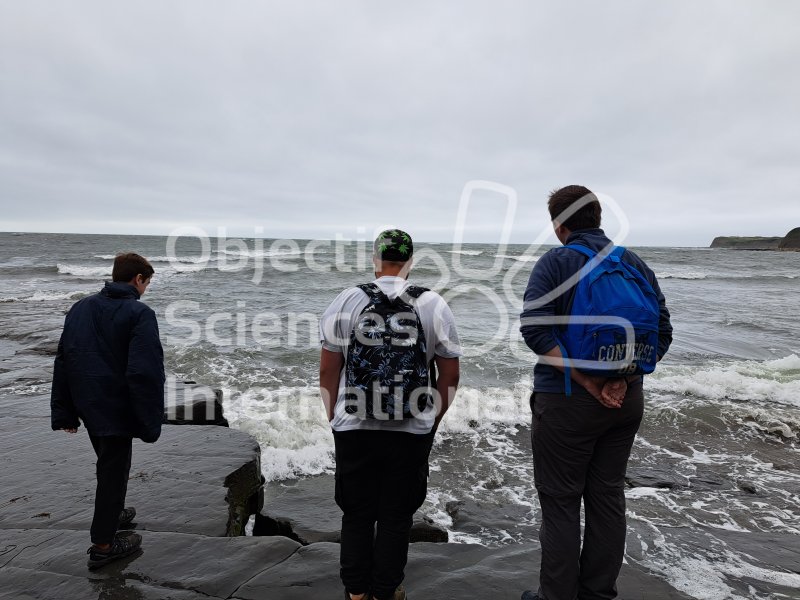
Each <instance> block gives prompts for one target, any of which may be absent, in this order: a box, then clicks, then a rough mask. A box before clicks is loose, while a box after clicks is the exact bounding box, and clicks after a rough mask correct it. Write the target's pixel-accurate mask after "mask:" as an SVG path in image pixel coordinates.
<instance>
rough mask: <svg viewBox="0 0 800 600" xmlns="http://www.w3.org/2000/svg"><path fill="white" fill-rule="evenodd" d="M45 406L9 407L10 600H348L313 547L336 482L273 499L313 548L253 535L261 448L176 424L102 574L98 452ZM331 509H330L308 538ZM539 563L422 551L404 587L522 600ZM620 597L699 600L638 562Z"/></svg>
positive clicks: (1, 572) (2, 525) (0, 450)
mask: <svg viewBox="0 0 800 600" xmlns="http://www.w3.org/2000/svg"><path fill="white" fill-rule="evenodd" d="M46 406H47V398H46V397H44V396H24V397H20V396H16V397H8V396H7V397H0V414H2V415H4V416H3V417H0V460H2V461H3V468H2V471H0V490H2V491H1V492H0V600H34V599H36V600H42V599H43V600H51V599H52V600H84V599H88V598H91V599H94V598H97V599H98V600H169V599H174V600H199V599H201V598H202V599H206V600H208V599H212V600H214V599H218V600H222V599H228V600H256V599H258V600H261V599H268V598H276V599H277V598H281V599H286V600H292V599H308V600H312V599H317V598H339V597H341V594H342V588H341V583H340V581H339V566H338V557H339V546H338V544H336V543H333V542H331V541H316V542H315V541H314V540H313V539H312V538H314V536H315V535H322V536H328V535H336V531H335V526H333V527H332V526H331V525H327V524H325V523H326V522H327V523H330V522H331V520H332V519H333V521H332V522H334V523H336V522H337V521H338V520H339V519H338V515H334V514H333V512H332V511H335V510H336V509H335V506H333V503H332V501H331V498H332V490H328V489H326V488H324V486H326V485H329V483H325V482H311V483H309V482H306V483H300V484H295V485H293V486H288V487H291V488H293V489H290V490H289V491H287V490H286V489H284V490H283V494H278V493H277V492H278V491H279V490H278V487H277V486H272V487H271V489H270V492H268V499H267V503H268V504H269V503H270V502H271V500H270V498H273V497H274V501H275V506H274V508H275V509H276V510H278V511H279V512H283V511H284V510H286V508H287V507H288V505H289V504H290V503H291V504H293V505H294V508H295V509H297V508H298V507H302V509H303V511H301V512H299V513H298V512H297V510H294V511H292V518H293V519H294V523H295V525H294V527H296V528H297V531H301V532H302V533H301V534H297V533H295V537H300V536H301V535H302V536H306V538H307V539H305V538H304V539H303V542H304V543H305V545H304V544H303V543H300V542H298V541H296V540H294V539H290V538H289V537H284V536H280V535H278V536H269V537H248V536H244V535H242V533H243V531H244V525H245V523H246V521H247V518H248V517H249V516H250V515H252V514H257V513H261V512H266V511H262V506H261V505H262V503H263V498H264V496H263V485H262V478H261V471H260V459H259V457H260V451H259V447H258V444H257V443H256V442H255V440H253V439H252V438H251V437H249V436H248V435H246V434H244V433H242V432H239V431H236V430H232V429H228V428H226V427H217V426H194V425H165V426H164V431H163V435H162V438H161V439H160V440H159V441H158V442H157V443H156V444H142V443H139V442H136V443H135V444H134V454H133V466H132V469H131V479H130V482H129V489H128V500H129V502H128V504H129V505H134V506H136V508H137V510H138V515H137V523H136V524H135V528H136V530H137V531H138V532H139V533H141V535H142V538H143V547H142V551H141V552H139V553H138V554H136V555H133V556H131V557H128V558H126V559H124V560H121V561H118V562H117V563H112V564H111V565H108V566H107V567H104V568H103V569H100V570H98V571H96V572H90V571H89V570H88V569H87V568H86V558H87V557H86V549H87V547H88V546H89V534H88V529H89V524H90V522H91V518H92V508H93V498H94V476H93V465H94V454H93V452H92V449H91V445H90V444H89V441H88V439H87V437H86V433H85V432H83V431H81V432H80V433H79V434H77V435H69V434H66V433H62V432H53V431H50V427H49V420H48V418H47V416H46V413H47V409H46ZM314 486H322V487H317V488H316V490H314V489H313V488H314ZM306 488H308V489H306ZM272 492H275V493H274V494H273V493H272ZM281 495H283V499H281ZM306 495H307V497H308V500H307V501H306V500H305V499H304V496H306ZM323 497H324V498H325V501H324V502H323V501H322V498H323ZM314 498H318V499H319V500H318V501H316V500H314ZM323 505H324V506H325V511H327V512H325V513H324V514H323V513H320V514H319V515H318V517H319V518H318V519H317V520H316V521H314V520H310V521H309V524H308V525H307V526H306V529H305V530H303V526H302V525H301V523H302V522H303V521H304V520H305V519H306V518H309V519H310V518H311V515H312V514H313V513H314V511H315V510H322V507H323ZM417 539H424V538H417ZM539 559H540V557H539V551H538V547H537V545H536V544H534V543H531V544H526V545H513V546H505V547H502V548H487V547H483V546H476V545H467V544H447V543H429V542H420V543H415V544H412V546H411V551H410V554H409V563H408V567H407V569H406V588H407V589H408V590H409V595H410V596H411V597H412V598H424V597H436V598H443V599H450V598H452V599H456V598H459V599H460V598H466V597H474V596H476V595H478V596H480V597H486V596H488V595H490V594H491V595H500V597H503V598H509V599H511V598H518V597H519V594H520V592H521V591H522V590H523V589H527V588H531V587H534V585H535V579H536V574H537V571H538V563H539ZM619 590H620V594H621V596H622V597H625V598H648V599H651V600H660V599H685V598H688V596H685V595H683V594H682V593H680V592H679V591H677V590H675V589H674V588H672V587H670V586H669V584H667V583H666V582H664V581H663V580H661V579H659V578H658V577H657V576H655V575H653V574H651V573H649V572H648V571H647V570H646V569H645V568H644V567H640V566H638V565H637V564H636V563H630V564H626V565H625V566H624V567H623V571H622V574H621V577H620V581H619Z"/></svg>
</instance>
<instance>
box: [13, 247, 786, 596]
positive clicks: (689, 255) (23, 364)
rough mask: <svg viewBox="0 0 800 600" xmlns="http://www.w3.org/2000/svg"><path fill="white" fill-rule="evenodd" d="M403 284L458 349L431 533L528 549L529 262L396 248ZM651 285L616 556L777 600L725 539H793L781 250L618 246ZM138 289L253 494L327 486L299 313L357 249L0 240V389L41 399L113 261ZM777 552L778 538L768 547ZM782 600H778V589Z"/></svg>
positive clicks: (532, 523)
mask: <svg viewBox="0 0 800 600" xmlns="http://www.w3.org/2000/svg"><path fill="white" fill-rule="evenodd" d="M415 250H416V257H417V258H416V266H415V268H414V270H413V271H412V275H411V278H412V280H413V281H414V282H415V283H417V284H420V285H424V286H427V287H431V288H433V289H436V290H437V291H439V293H441V294H442V295H443V296H445V298H446V299H448V302H449V303H450V306H451V308H452V309H453V312H454V314H455V317H456V321H457V324H458V328H459V333H460V336H461V340H462V343H463V346H464V350H465V357H464V358H463V359H462V378H461V387H460V390H459V394H458V397H457V400H456V403H455V405H454V406H453V408H452V409H451V410H450V412H449V413H448V414H447V415H446V417H445V419H444V421H443V424H442V427H441V429H440V435H439V436H438V437H437V441H436V445H435V449H434V452H433V456H432V469H431V480H430V493H429V496H428V499H427V501H426V503H425V505H424V507H423V511H424V512H426V513H427V514H428V515H429V516H431V517H432V518H433V519H434V520H436V521H437V522H439V523H440V524H442V525H444V526H445V527H447V528H448V529H449V530H450V531H451V534H452V539H454V540H456V541H461V542H478V543H483V544H489V545H502V544H508V543H517V542H522V541H530V540H533V539H535V537H536V531H537V522H536V518H537V516H536V515H537V513H536V509H537V502H536V498H535V493H534V489H533V485H532V479H533V474H532V465H531V457H530V417H531V415H530V409H529V406H528V396H529V393H530V374H531V370H532V366H533V362H534V356H533V355H532V353H531V352H530V351H529V350H528V349H527V348H526V347H525V345H524V343H522V341H521V339H520V337H519V335H518V314H519V310H520V307H521V304H522V300H521V296H522V293H523V291H524V288H525V284H526V282H527V278H528V275H529V273H530V270H531V268H532V266H533V264H534V263H535V261H536V259H537V257H538V256H540V255H541V254H542V253H543V252H544V251H545V250H546V248H529V247H527V246H524V245H509V246H506V247H498V246H497V245H488V244H487V245H482V244H470V245H464V246H463V247H458V248H455V247H453V246H451V245H448V244H418V245H417V246H416V248H415ZM635 250H636V251H637V252H638V253H639V254H640V255H641V256H642V257H643V258H644V259H645V260H646V261H647V262H648V264H649V265H650V266H651V268H653V270H654V271H655V272H656V274H657V275H658V277H659V280H660V283H661V287H662V289H663V291H664V294H665V295H666V297H667V303H668V306H669V308H670V310H671V312H672V315H673V325H674V327H675V334H674V335H675V341H674V342H673V346H672V349H671V351H670V353H669V354H668V355H667V357H666V358H665V360H664V361H663V362H662V363H661V364H660V365H659V367H658V369H657V371H656V373H655V374H653V375H652V376H649V377H647V379H646V382H645V391H646V412H645V420H644V423H643V425H642V428H641V430H640V433H639V436H638V438H637V441H636V444H635V446H634V450H633V454H632V457H631V461H630V465H629V475H630V478H631V484H632V487H630V488H629V489H628V491H627V499H628V513H629V537H628V550H627V559H626V560H629V561H635V562H637V563H640V564H643V565H644V566H646V567H647V568H648V569H650V570H652V571H654V572H656V573H658V574H659V575H660V576H662V577H664V578H665V579H667V580H668V581H670V582H671V583H672V584H673V585H675V586H676V587H679V588H680V589H682V590H683V591H684V592H686V593H688V594H690V595H692V596H694V597H696V598H703V599H723V598H772V597H775V598H778V597H792V594H791V593H789V594H788V595H786V594H784V595H781V593H778V592H776V591H775V590H784V589H786V590H795V589H800V575H798V574H797V569H794V572H792V571H793V569H791V568H788V569H787V568H782V567H781V566H778V565H769V564H767V563H765V561H764V560H763V559H759V556H758V554H757V553H756V551H755V550H753V552H752V553H749V552H745V551H742V550H741V549H740V548H741V546H736V544H734V543H733V541H734V540H740V539H742V536H746V534H750V535H751V536H759V539H764V538H765V537H766V539H770V536H774V538H775V539H776V540H784V542H782V543H788V544H789V545H790V546H791V545H792V544H793V545H794V547H797V545H798V543H800V518H799V516H800V468H798V465H800V445H798V434H799V433H800V319H798V316H799V315H800V295H799V294H798V292H799V291H800V279H798V274H800V253H791V252H786V253H782V252H750V251H734V250H723V249H705V248H636V249H635ZM119 251H136V252H139V253H141V254H143V255H145V256H147V257H149V258H150V259H151V261H152V262H153V265H154V267H155V269H156V275H155V277H154V280H153V283H152V284H151V286H150V288H149V290H148V292H147V294H146V295H145V296H144V298H143V301H145V302H147V303H148V304H149V305H150V306H152V307H153V308H154V309H155V311H156V313H157V314H158V317H159V323H160V327H161V336H162V340H163V342H164V348H165V355H166V366H167V369H168V370H169V371H170V372H171V373H173V374H174V375H175V376H176V377H179V378H182V379H192V380H196V381H198V382H202V383H206V384H208V385H211V386H214V387H220V388H222V389H223V390H224V391H225V410H226V415H227V416H228V418H229V420H230V422H231V425H232V426H233V427H237V428H240V429H242V430H244V431H247V432H248V433H250V434H252V435H253V436H255V437H256V438H257V439H258V441H259V442H260V444H261V447H262V452H263V468H264V475H265V476H266V478H267V479H268V480H271V481H281V480H285V479H291V478H297V477H307V476H314V475H319V474H323V473H330V472H331V471H332V467H333V459H332V450H333V440H332V437H331V434H330V431H329V428H328V426H327V422H326V420H325V417H324V412H323V409H322V406H321V403H320V401H319V398H318V394H317V391H316V390H317V387H316V386H317V369H318V356H319V343H318V336H317V319H318V317H319V315H320V314H321V313H322V311H323V310H324V309H325V307H326V306H327V305H328V303H330V301H331V300H332V299H333V298H334V297H335V296H336V295H337V294H338V293H339V292H340V291H341V290H342V289H344V288H345V287H349V286H352V285H355V284H358V283H362V282H366V281H369V280H370V279H371V277H372V270H371V263H370V260H369V252H370V247H369V244H368V243H366V242H350V243H334V242H329V241H309V240H252V239H249V240H240V241H239V242H235V241H232V240H228V241H227V243H225V242H224V241H220V240H217V239H213V238H212V239H211V240H208V243H207V246H206V247H203V244H202V243H201V240H199V239H198V238H194V237H190V236H184V237H182V238H180V239H178V240H177V242H175V243H174V244H170V241H169V240H168V239H167V238H163V237H140V236H135V237H134V236H90V235H65V234H10V233H2V234H0V357H2V358H4V359H5V362H4V364H17V366H18V367H20V371H19V373H21V375H19V376H17V377H15V378H8V377H5V378H0V393H13V394H20V395H35V394H44V393H47V391H48V389H49V374H48V369H49V368H50V365H51V362H52V357H51V356H49V353H52V352H53V350H54V344H55V341H56V340H57V339H58V335H59V333H60V328H61V325H62V323H63V317H64V313H65V311H66V310H67V309H68V308H69V306H70V305H71V304H72V303H73V302H74V301H76V300H77V299H79V298H81V297H83V296H85V295H87V294H90V293H93V292H95V291H97V290H98V289H99V288H100V287H101V286H102V281H103V279H105V278H108V277H109V276H110V273H111V264H112V259H113V256H114V255H115V254H116V253H117V252H119ZM785 540H788V542H785ZM794 597H798V596H797V595H795V596H794Z"/></svg>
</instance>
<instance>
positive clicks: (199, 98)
mask: <svg viewBox="0 0 800 600" xmlns="http://www.w3.org/2000/svg"><path fill="white" fill-rule="evenodd" d="M799 107H800V2H798V1H796V0H783V1H769V2H762V1H757V0H751V1H747V2H743V1H738V0H723V1H701V2H698V1H696V0H684V1H674V0H672V1H670V2H659V3H655V2H641V1H638V0H635V1H630V2H628V1H617V0H614V1H607V2H595V1H586V2H533V1H526V2H523V1H519V2H501V1H497V0H493V1H492V2H481V3H477V2H461V1H459V2H449V3H444V2H440V3H437V4H436V5H435V6H433V3H428V2H403V3H389V2H375V1H369V2H367V1H364V2H329V1H325V2H281V3H278V2H266V1H261V2H249V1H241V0H239V1H236V2H201V1H197V0H192V1H186V2H167V1H158V2H156V1H151V2H107V1H106V0H102V1H98V2H86V1H84V2H80V1H76V2H33V1H26V0H14V1H9V0H0V202H2V216H0V230H3V231H65V232H96V233H155V234H166V233H169V231H170V230H172V229H173V228H175V227H178V226H182V225H183V226H185V225H196V226H199V227H202V228H204V229H206V230H207V231H209V233H212V234H214V235H216V231H217V227H220V226H224V227H226V228H227V230H228V233H229V234H236V235H248V234H249V235H250V236H252V235H253V234H254V233H255V228H256V227H261V228H263V232H264V233H263V235H265V236H267V237H296V238H316V237H324V238H334V237H335V236H336V235H337V234H339V235H343V236H344V237H349V238H356V237H364V233H363V232H367V233H366V237H370V236H371V234H372V233H373V231H374V230H375V228H377V227H380V226H382V225H384V224H392V225H396V226H400V227H403V228H405V229H407V230H408V231H409V232H411V233H412V235H413V236H414V238H415V239H418V240H426V241H450V240H452V239H453V232H454V225H455V222H456V215H457V212H458V205H459V199H460V197H461V195H462V190H463V189H464V187H465V185H466V184H467V183H468V182H469V181H472V180H488V181H493V182H496V183H499V184H502V185H504V186H508V187H510V188H512V189H513V190H514V191H515V192H516V194H517V197H518V206H517V210H516V213H515V216H514V221H513V234H512V239H513V240H514V241H518V242H526V241H532V240H533V238H534V237H535V236H536V235H538V234H539V232H540V231H541V230H542V228H544V227H547V225H548V217H547V213H546V207H545V202H546V198H547V194H548V192H549V191H550V190H551V189H553V188H555V187H559V186H562V185H567V184H570V183H580V184H582V185H586V186H588V187H589V188H591V189H592V190H594V191H596V192H599V193H602V194H606V195H607V196H608V197H610V198H613V200H614V201H616V203H617V204H618V205H619V206H620V207H621V209H622V211H623V212H624V215H625V218H627V219H628V221H629V222H630V235H629V237H628V239H627V240H626V241H627V242H628V243H631V244H635V245H675V246H686V245H688V246H705V245H708V244H709V243H710V241H711V239H712V238H713V237H714V236H716V235H783V234H785V233H786V232H787V231H788V230H789V229H791V228H792V227H795V226H800V201H799V200H800V108H799ZM506 205H507V202H506V198H505V197H504V196H503V195H502V194H498V193H495V192H481V193H478V194H476V195H475V197H474V198H473V201H472V203H471V205H470V210H469V212H468V214H467V219H466V225H467V233H466V239H467V241H495V240H497V239H498V238H499V236H500V231H501V229H502V223H503V220H504V218H505V212H506ZM608 225H609V229H611V228H614V224H613V223H609V224H608ZM358 227H363V228H364V229H361V230H359V229H357V228H358ZM553 239H554V238H553Z"/></svg>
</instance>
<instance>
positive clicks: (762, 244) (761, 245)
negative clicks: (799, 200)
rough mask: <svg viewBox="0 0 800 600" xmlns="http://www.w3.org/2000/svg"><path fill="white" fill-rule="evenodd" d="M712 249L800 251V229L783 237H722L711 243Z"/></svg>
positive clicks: (793, 230)
mask: <svg viewBox="0 0 800 600" xmlns="http://www.w3.org/2000/svg"><path fill="white" fill-rule="evenodd" d="M711 247H712V248H732V249H734V250H794V251H800V227H795V228H794V229H792V230H791V231H790V232H789V233H787V234H786V235H785V236H783V237H741V236H720V237H715V238H714V241H712V242H711Z"/></svg>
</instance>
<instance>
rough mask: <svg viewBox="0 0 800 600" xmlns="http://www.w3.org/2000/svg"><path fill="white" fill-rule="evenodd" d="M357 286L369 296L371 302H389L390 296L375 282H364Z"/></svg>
mask: <svg viewBox="0 0 800 600" xmlns="http://www.w3.org/2000/svg"><path fill="white" fill-rule="evenodd" d="M356 287H357V288H358V289H360V290H361V291H362V292H364V293H365V294H366V295H367V296H369V299H370V302H372V303H373V304H383V303H386V302H389V297H388V296H387V295H386V294H384V293H383V292H382V291H381V288H379V287H378V286H377V285H375V284H374V283H362V284H361V285H357V286H356Z"/></svg>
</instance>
